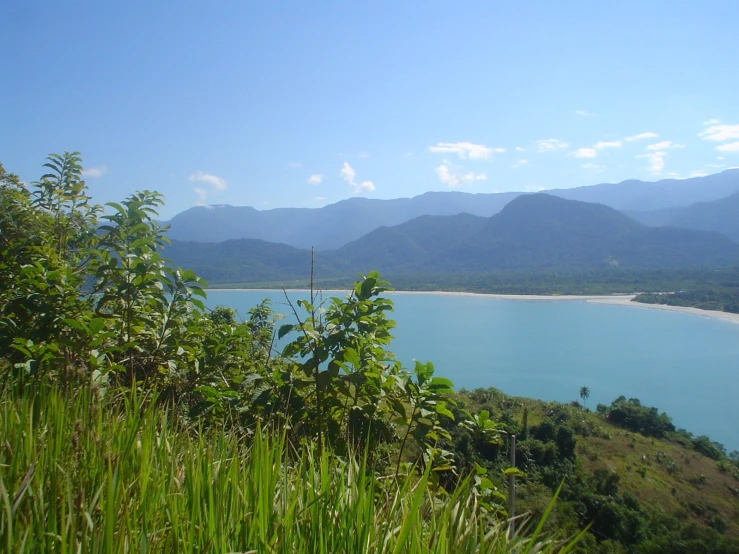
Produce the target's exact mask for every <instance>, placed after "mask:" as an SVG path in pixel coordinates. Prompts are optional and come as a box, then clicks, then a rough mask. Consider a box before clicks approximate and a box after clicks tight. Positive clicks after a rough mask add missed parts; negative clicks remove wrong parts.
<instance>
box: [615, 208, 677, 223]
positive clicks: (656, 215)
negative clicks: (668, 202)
mask: <svg viewBox="0 0 739 554" xmlns="http://www.w3.org/2000/svg"><path fill="white" fill-rule="evenodd" d="M684 209H685V208H684V207H677V208H663V209H661V210H619V211H620V212H621V213H622V214H624V215H627V216H629V217H630V218H631V219H633V220H634V221H637V222H638V223H641V224H642V225H646V226H647V227H661V226H662V225H666V224H667V222H668V221H670V220H671V219H672V218H673V217H675V216H677V215H678V214H679V213H680V212H682V211H683V210H684Z"/></svg>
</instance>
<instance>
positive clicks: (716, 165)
mask: <svg viewBox="0 0 739 554" xmlns="http://www.w3.org/2000/svg"><path fill="white" fill-rule="evenodd" d="M706 167H714V168H716V169H721V168H722V167H726V164H706Z"/></svg>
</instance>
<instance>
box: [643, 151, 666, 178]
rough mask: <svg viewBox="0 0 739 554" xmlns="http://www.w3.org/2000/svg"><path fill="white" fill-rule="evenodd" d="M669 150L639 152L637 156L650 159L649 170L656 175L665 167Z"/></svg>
mask: <svg viewBox="0 0 739 554" xmlns="http://www.w3.org/2000/svg"><path fill="white" fill-rule="evenodd" d="M666 155H667V152H651V153H649V154H639V155H638V156H636V157H637V158H645V159H647V160H648V161H649V166H647V170H649V171H650V172H651V173H653V174H655V175H659V174H660V173H662V171H663V170H664V168H665V156H666Z"/></svg>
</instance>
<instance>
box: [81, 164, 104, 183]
mask: <svg viewBox="0 0 739 554" xmlns="http://www.w3.org/2000/svg"><path fill="white" fill-rule="evenodd" d="M107 172H108V166H107V165H105V164H103V165H99V166H97V167H88V168H87V169H83V170H82V176H83V177H91V178H93V179H97V178H99V177H102V176H103V175H105V174H106V173H107Z"/></svg>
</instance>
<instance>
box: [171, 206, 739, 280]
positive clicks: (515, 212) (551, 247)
mask: <svg viewBox="0 0 739 554" xmlns="http://www.w3.org/2000/svg"><path fill="white" fill-rule="evenodd" d="M165 255H166V256H167V257H169V258H170V259H172V260H173V262H174V263H175V264H176V265H179V266H182V267H190V268H192V269H194V270H195V271H196V273H199V274H201V275H202V276H203V277H204V278H206V279H207V280H210V281H211V282H218V283H225V282H249V281H251V282H257V281H279V280H292V279H301V278H302V279H305V278H307V276H308V270H309V267H310V265H309V262H310V253H309V251H308V250H300V249H296V248H293V247H290V246H287V245H284V244H273V243H268V242H265V241H259V240H253V239H242V240H233V241H226V242H223V243H219V244H202V243H182V242H174V244H173V245H172V247H170V248H169V249H168V250H167V251H166V252H165ZM316 259H317V261H318V267H317V268H316V273H317V274H318V275H321V276H322V277H326V278H328V277H352V276H354V275H355V274H356V273H357V272H363V271H364V272H366V271H368V270H370V269H378V270H380V271H382V272H385V273H392V274H396V275H406V276H407V275H419V276H424V275H432V274H455V275H462V274H472V273H475V274H481V273H484V272H491V271H531V270H537V271H542V270H548V271H549V270H557V271H559V270H565V271H575V270H583V269H607V268H611V267H622V268H629V269H640V268H641V269H670V268H694V267H721V266H730V265H737V264H739V245H738V244H736V243H734V242H732V241H731V240H729V239H728V238H727V237H724V236H723V235H720V234H719V233H715V232H709V231H699V230H693V229H677V228H671V227H656V228H655V227H646V226H644V225H641V224H639V223H637V222H636V221H634V220H632V219H630V218H629V217H627V216H625V215H623V214H621V213H619V212H617V211H616V210H614V209H613V208H609V207H608V206H604V205H601V204H592V203H587V202H579V201H574V200H565V199H562V198H559V197H556V196H552V195H549V194H542V193H540V194H533V195H522V196H519V197H518V198H516V199H514V200H513V201H512V202H510V203H509V204H508V205H507V206H506V207H505V208H503V210H502V211H501V212H500V213H498V214H496V215H494V216H492V217H490V218H482V217H479V216H471V215H468V214H462V215H457V216H422V217H419V218H416V219H414V220H411V221H408V222H406V223H403V224H401V225H398V226H394V227H382V228H379V229H376V230H374V231H372V232H370V233H368V234H367V235H365V236H363V237H361V238H360V239H357V240H355V241H352V242H351V243H349V244H346V245H344V246H342V247H341V248H339V249H336V250H333V251H328V252H321V253H319V255H318V256H317V258H316Z"/></svg>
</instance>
